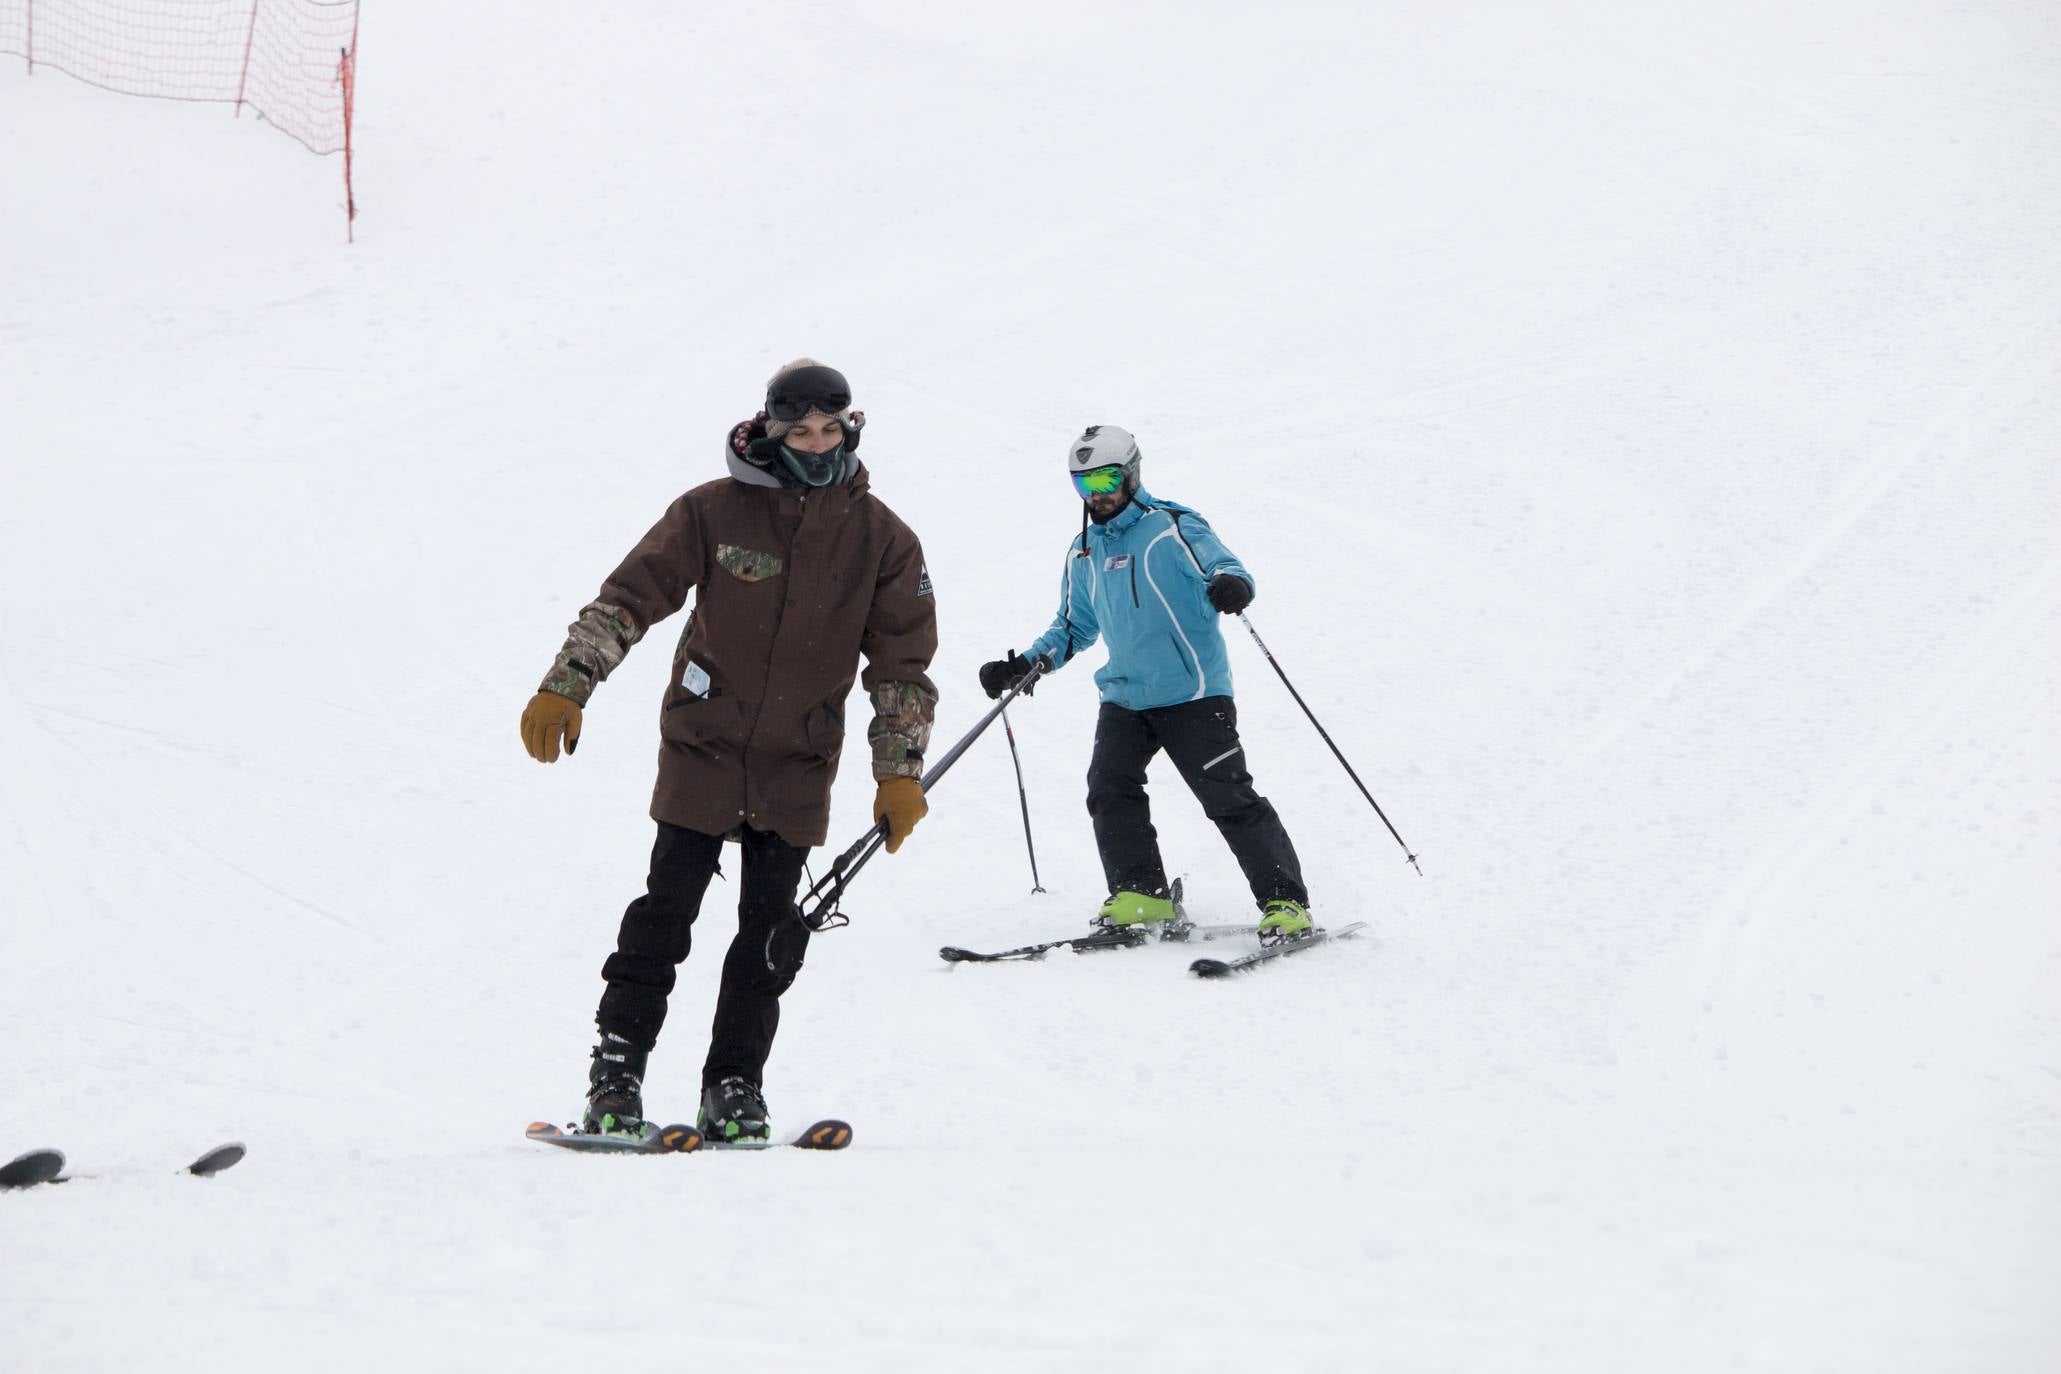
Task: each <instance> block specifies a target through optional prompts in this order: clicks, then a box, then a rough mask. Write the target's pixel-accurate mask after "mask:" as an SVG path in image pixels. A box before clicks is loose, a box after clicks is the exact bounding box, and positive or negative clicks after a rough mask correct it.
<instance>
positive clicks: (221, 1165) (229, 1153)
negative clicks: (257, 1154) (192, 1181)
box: [186, 1140, 244, 1178]
mask: <svg viewBox="0 0 2061 1374" xmlns="http://www.w3.org/2000/svg"><path fill="white" fill-rule="evenodd" d="M243 1155H244V1149H243V1144H242V1142H240V1141H235V1140H232V1141H230V1142H229V1143H228V1144H227V1145H217V1146H216V1147H215V1148H214V1149H212V1150H209V1151H208V1152H207V1153H206V1154H204V1155H202V1156H201V1157H200V1158H199V1159H196V1160H194V1161H193V1162H192V1163H191V1164H189V1165H187V1166H186V1172H187V1173H189V1174H193V1175H194V1176H196V1177H198V1178H213V1177H214V1176H215V1175H216V1174H219V1173H221V1172H222V1171H223V1170H224V1169H230V1168H234V1167H235V1166H236V1165H237V1164H239V1163H241V1162H242V1160H243Z"/></svg>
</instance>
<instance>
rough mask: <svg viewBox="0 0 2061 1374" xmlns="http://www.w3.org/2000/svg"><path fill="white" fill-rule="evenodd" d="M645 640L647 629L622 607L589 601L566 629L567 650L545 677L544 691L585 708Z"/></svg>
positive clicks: (560, 652) (563, 650)
mask: <svg viewBox="0 0 2061 1374" xmlns="http://www.w3.org/2000/svg"><path fill="white" fill-rule="evenodd" d="M642 638H644V627H643V626H641V625H639V624H638V623H637V622H636V620H635V619H634V618H633V617H632V616H631V615H630V613H629V612H628V611H627V610H625V609H623V608H622V607H621V606H611V605H609V604H608V603H607V602H606V601H590V602H588V603H587V604H586V605H585V606H584V607H582V608H581V610H580V618H579V619H578V620H575V621H574V622H573V623H572V624H571V625H570V626H568V627H567V631H566V636H565V647H564V648H562V649H560V650H559V651H558V657H557V659H555V660H554V661H553V662H552V664H551V671H550V672H549V673H546V674H545V675H544V683H543V686H542V687H541V688H540V689H539V690H541V691H545V692H556V693H558V695H560V696H562V697H571V698H572V700H573V702H574V704H575V705H579V706H585V705H586V704H587V698H589V697H591V696H593V695H594V688H595V687H596V686H597V685H598V684H600V683H601V682H602V681H603V680H604V679H606V678H607V677H608V675H609V674H610V673H612V672H614V671H615V670H616V668H617V666H618V665H620V664H621V663H622V661H623V658H624V656H625V655H626V654H628V653H629V652H630V646H631V645H633V644H635V643H636V642H637V641H638V640H640V639H642Z"/></svg>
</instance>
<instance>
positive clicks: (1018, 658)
mask: <svg viewBox="0 0 2061 1374" xmlns="http://www.w3.org/2000/svg"><path fill="white" fill-rule="evenodd" d="M1036 662H1037V664H1042V665H1043V666H1044V667H1045V669H1046V670H1047V671H1050V669H1051V667H1052V664H1051V661H1050V660H1048V659H1047V658H1045V657H1044V655H1042V654H1040V655H1039V656H1038V658H1037V660H1036ZM1033 666H1035V665H1034V664H1033V662H1032V660H1030V659H1027V658H1025V657H1024V656H1023V655H1022V654H1019V653H1017V652H1016V651H1015V650H1013V649H1012V650H1011V651H1010V653H1009V657H1007V658H998V659H995V660H993V661H992V662H988V663H983V664H981V665H980V689H981V690H982V691H983V692H986V693H987V694H988V700H989V701H993V700H995V698H997V697H999V696H1001V695H1002V693H1004V692H1006V691H1008V690H1009V689H1010V688H1011V687H1014V686H1015V685H1016V684H1017V683H1019V682H1021V681H1023V680H1024V679H1025V678H1027V677H1029V676H1030V670H1031V668H1032V667H1033ZM1037 690H1038V684H1037V683H1035V682H1033V683H1032V684H1031V685H1030V686H1028V687H1026V688H1024V689H1023V694H1024V695H1025V696H1029V695H1030V694H1031V693H1033V692H1035V691H1037Z"/></svg>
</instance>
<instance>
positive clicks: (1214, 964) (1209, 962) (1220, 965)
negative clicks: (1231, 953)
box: [1188, 959, 1231, 978]
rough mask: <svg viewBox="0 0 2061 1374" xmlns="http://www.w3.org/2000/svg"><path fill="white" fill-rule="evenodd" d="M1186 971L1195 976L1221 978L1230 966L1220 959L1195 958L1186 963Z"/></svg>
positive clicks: (1229, 969)
mask: <svg viewBox="0 0 2061 1374" xmlns="http://www.w3.org/2000/svg"><path fill="white" fill-rule="evenodd" d="M1188 971H1189V972H1190V973H1192V974H1194V975H1195V976H1196V977H1197V978H1222V977H1224V976H1225V975H1226V974H1228V973H1229V972H1230V971H1231V966H1230V965H1229V964H1227V963H1225V962H1224V961H1223V960H1222V959H1197V960H1196V961H1195V962H1194V963H1192V964H1190V965H1188Z"/></svg>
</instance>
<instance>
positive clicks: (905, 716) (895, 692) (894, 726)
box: [866, 682, 937, 778]
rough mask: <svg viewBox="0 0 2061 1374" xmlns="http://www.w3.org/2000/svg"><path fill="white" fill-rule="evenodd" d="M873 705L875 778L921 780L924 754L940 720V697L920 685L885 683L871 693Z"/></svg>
mask: <svg viewBox="0 0 2061 1374" xmlns="http://www.w3.org/2000/svg"><path fill="white" fill-rule="evenodd" d="M867 696H869V697H871V698H872V701H873V723H872V724H871V725H869V726H867V727H866V742H867V743H868V744H870V745H872V746H873V776H874V777H876V778H920V777H922V776H923V751H924V750H925V749H927V748H929V747H930V726H931V722H932V721H933V720H935V719H936V718H937V693H936V692H933V691H932V690H930V688H928V687H926V686H924V685H923V684H922V683H920V682H882V683H879V684H877V685H876V686H874V687H873V688H872V689H871V690H870V691H868V692H867Z"/></svg>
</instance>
